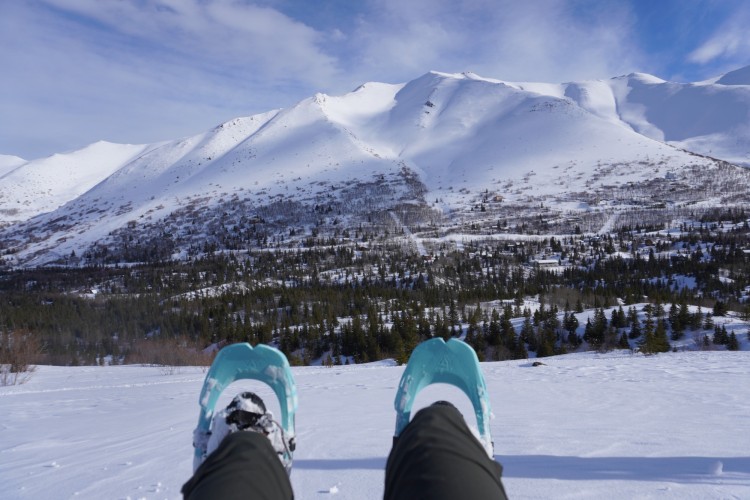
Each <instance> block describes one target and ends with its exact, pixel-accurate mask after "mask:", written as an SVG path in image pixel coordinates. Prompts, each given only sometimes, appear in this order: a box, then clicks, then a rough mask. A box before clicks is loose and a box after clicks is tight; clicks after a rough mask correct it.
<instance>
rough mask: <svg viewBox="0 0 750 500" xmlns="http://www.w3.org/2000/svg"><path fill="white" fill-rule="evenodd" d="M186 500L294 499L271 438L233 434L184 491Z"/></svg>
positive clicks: (213, 454) (247, 432)
mask: <svg viewBox="0 0 750 500" xmlns="http://www.w3.org/2000/svg"><path fill="white" fill-rule="evenodd" d="M182 494H183V496H184V497H185V499H186V500H203V499H216V498H221V499H247V498H253V499H263V500H289V499H293V498H294V493H293V491H292V485H291V483H290V482H289V476H288V475H287V473H286V470H285V469H284V466H283V465H282V463H281V461H280V460H279V457H278V455H277V454H276V451H274V449H273V447H272V446H271V443H270V442H269V441H268V438H267V437H266V436H265V435H263V434H261V433H258V432H249V431H245V432H234V433H232V434H229V435H227V437H225V438H224V440H223V441H222V442H221V444H220V445H219V447H218V448H217V449H216V451H214V452H213V453H211V454H210V455H209V456H208V457H206V460H205V462H203V463H202V464H201V465H200V467H198V470H196V471H195V474H193V477H192V478H190V480H189V481H188V482H187V483H185V484H184V486H183V487H182Z"/></svg>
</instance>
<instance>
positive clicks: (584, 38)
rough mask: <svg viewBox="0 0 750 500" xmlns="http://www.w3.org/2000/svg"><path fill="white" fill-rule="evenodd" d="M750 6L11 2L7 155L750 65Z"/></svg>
mask: <svg viewBox="0 0 750 500" xmlns="http://www.w3.org/2000/svg"><path fill="white" fill-rule="evenodd" d="M747 26H750V2H749V1H746V0H463V1H462V0H329V1H326V0H260V1H249V0H117V1H116V0H0V72H1V74H2V76H1V77H0V154H12V155H17V156H21V157H24V158H26V159H34V158H39V157H43V156H46V155H49V154H52V153H54V152H63V151H68V150H72V149H78V148H81V147H83V146H85V145H87V144H90V143H92V142H95V141H97V140H107V141H111V142H120V143H147V142H156V141H161V140H168V139H176V138H179V137H182V136H187V135H193V134H196V133H200V132H202V131H204V130H207V129H209V128H211V127H213V126H215V125H217V124H219V123H221V122H224V121H226V120H229V119H231V118H234V117H237V116H247V115H251V114H255V113H260V112H264V111H268V110H271V109H275V108H280V107H288V106H290V105H293V104H294V103H295V102H297V101H299V100H301V99H303V98H305V97H308V96H311V95H313V94H314V93H316V92H324V93H328V94H333V95H336V94H341V93H345V92H348V91H350V90H353V89H354V88H356V87H357V86H359V85H360V84H362V83H364V82H367V81H382V82H389V83H400V82H406V81H409V80H412V79H414V78H417V77H419V76H420V75H422V74H424V73H426V72H427V71H430V70H438V71H445V72H461V71H473V72H475V73H478V74H480V75H482V76H486V77H491V78H497V79H502V80H508V81H544V82H565V81H573V80H586V79H606V78H610V77H613V76H618V75H622V74H627V73H631V72H634V71H640V72H645V73H651V74H654V75H656V76H659V77H661V78H664V79H666V80H672V81H680V82H690V81H700V80H704V79H707V78H710V77H714V76H718V75H720V74H722V73H725V72H727V71H730V70H732V69H736V68H739V67H743V66H747V65H750V30H748V29H747Z"/></svg>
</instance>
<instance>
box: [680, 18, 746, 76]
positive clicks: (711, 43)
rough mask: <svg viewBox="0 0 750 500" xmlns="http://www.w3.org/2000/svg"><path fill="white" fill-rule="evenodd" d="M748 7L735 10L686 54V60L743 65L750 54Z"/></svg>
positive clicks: (699, 62) (701, 62) (700, 62)
mask: <svg viewBox="0 0 750 500" xmlns="http://www.w3.org/2000/svg"><path fill="white" fill-rule="evenodd" d="M748 26H750V8H748V6H747V5H746V4H745V5H744V8H740V9H738V10H737V11H735V12H734V13H733V14H732V15H731V16H730V17H729V19H728V20H727V21H726V22H725V23H724V24H723V25H721V26H719V27H718V29H716V30H715V32H714V33H713V34H712V35H711V36H710V37H709V38H708V40H706V41H705V42H703V43H702V44H701V45H700V46H699V47H698V48H697V49H695V50H694V51H692V52H691V53H690V54H689V55H688V60H689V61H691V62H694V63H698V64H708V63H711V62H714V61H723V62H726V63H729V64H732V65H744V64H747V62H748V54H750V36H748Z"/></svg>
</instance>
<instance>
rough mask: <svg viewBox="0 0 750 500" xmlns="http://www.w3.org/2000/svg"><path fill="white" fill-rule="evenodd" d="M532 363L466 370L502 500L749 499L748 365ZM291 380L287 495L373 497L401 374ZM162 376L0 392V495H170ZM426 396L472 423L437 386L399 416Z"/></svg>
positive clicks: (178, 402)
mask: <svg viewBox="0 0 750 500" xmlns="http://www.w3.org/2000/svg"><path fill="white" fill-rule="evenodd" d="M543 361H544V363H545V365H543V366H538V367H532V366H531V363H530V362H529V361H509V362H494V363H483V364H482V370H483V372H484V375H485V377H486V379H487V385H488V389H489V394H490V399H491V402H492V405H493V411H494V415H495V418H494V420H493V421H492V422H491V429H492V433H493V438H494V442H495V457H496V459H497V460H499V461H500V462H501V463H502V464H503V466H504V468H505V473H504V483H505V486H506V489H507V492H508V494H509V495H510V497H511V498H513V499H523V498H596V499H601V498H615V499H617V498H628V499H630V498H673V499H705V498H748V497H750V454H749V451H748V450H750V435H749V434H748V432H747V430H748V428H750V384H748V382H750V377H749V375H750V352H748V351H742V352H681V353H668V354H660V355H658V356H649V357H644V356H642V355H631V354H628V353H610V354H594V353H583V354H573V355H567V356H562V357H554V358H546V359H544V360H543ZM391 364H392V363H391ZM293 372H294V375H295V378H296V380H297V386H298V390H299V413H298V415H297V441H298V446H297V452H296V453H295V463H294V471H293V473H292V484H293V487H294V490H295V494H296V496H297V498H299V499H303V500H304V499H312V498H329V497H333V496H334V495H335V498H337V499H339V498H340V499H358V500H359V499H376V498H381V497H382V492H383V479H384V467H385V462H386V458H387V455H388V451H389V449H390V444H391V435H392V433H393V430H394V425H395V412H394V409H393V398H394V397H395V393H396V388H397V385H398V381H399V379H400V377H401V374H402V372H403V367H396V366H389V363H387V362H381V363H377V364H370V365H358V366H346V367H339V366H337V367H332V368H324V367H304V368H294V369H293ZM164 373H165V372H164V371H163V370H160V369H158V368H155V367H141V366H112V367H85V368H81V367H50V366H41V367H39V368H38V370H37V372H36V373H34V375H33V377H32V379H31V380H30V381H29V382H28V383H26V384H25V385H22V386H15V387H3V388H0V407H2V409H3V419H2V423H1V424H0V425H1V426H2V430H1V431H0V436H1V440H0V484H2V497H3V498H7V499H17V498H18V499H20V498H33V499H42V498H86V499H88V498H91V499H102V498H148V499H151V498H154V499H156V498H158V499H161V498H180V492H179V490H180V487H181V486H182V484H183V483H184V482H185V481H186V480H187V479H188V477H189V476H190V474H191V470H192V446H191V439H192V431H193V428H194V427H195V425H196V423H197V418H198V409H199V408H198V397H199V393H200V389H201V385H202V383H203V379H204V377H205V373H204V372H203V371H202V370H201V369H199V368H183V369H181V370H180V371H179V372H178V373H176V374H173V375H164ZM243 389H251V390H255V391H256V392H258V393H260V395H261V396H262V397H263V399H264V400H265V401H266V403H267V405H268V407H269V409H271V410H272V411H274V413H276V414H278V413H279V411H278V403H277V402H276V401H275V398H274V396H273V393H272V392H271V389H270V388H268V387H266V386H264V385H261V384H259V383H257V382H251V381H243V382H237V383H235V384H233V385H232V386H230V387H229V388H228V390H227V391H226V392H225V394H224V395H223V396H222V400H221V401H220V404H222V405H224V404H227V403H228V402H229V400H230V399H231V397H232V396H233V395H234V394H235V393H237V392H239V391H240V390H243ZM436 399H449V400H452V401H453V402H455V403H456V404H457V406H458V407H459V409H460V410H461V411H462V413H463V414H464V415H472V411H471V404H470V402H469V400H468V398H466V397H465V396H463V395H462V394H461V393H459V392H458V390H457V389H454V388H452V387H450V386H444V385H437V386H431V387H428V388H427V389H425V390H424V391H423V392H422V393H420V395H419V396H418V398H417V402H416V405H415V408H416V407H422V406H426V405H427V404H429V403H431V402H432V401H434V400H436ZM470 423H474V424H475V422H471V421H470Z"/></svg>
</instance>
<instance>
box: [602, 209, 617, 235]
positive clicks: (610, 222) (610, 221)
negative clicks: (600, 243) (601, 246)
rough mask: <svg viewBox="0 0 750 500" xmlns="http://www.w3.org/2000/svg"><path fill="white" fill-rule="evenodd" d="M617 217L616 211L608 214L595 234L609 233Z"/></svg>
mask: <svg viewBox="0 0 750 500" xmlns="http://www.w3.org/2000/svg"><path fill="white" fill-rule="evenodd" d="M619 218H620V214H619V213H617V212H613V213H612V215H610V216H609V218H608V219H607V220H606V221H605V222H604V225H603V226H602V227H601V228H600V229H599V231H597V232H596V234H597V235H599V236H601V235H604V234H609V233H611V232H612V229H613V228H614V227H615V223H616V222H617V219H619Z"/></svg>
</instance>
